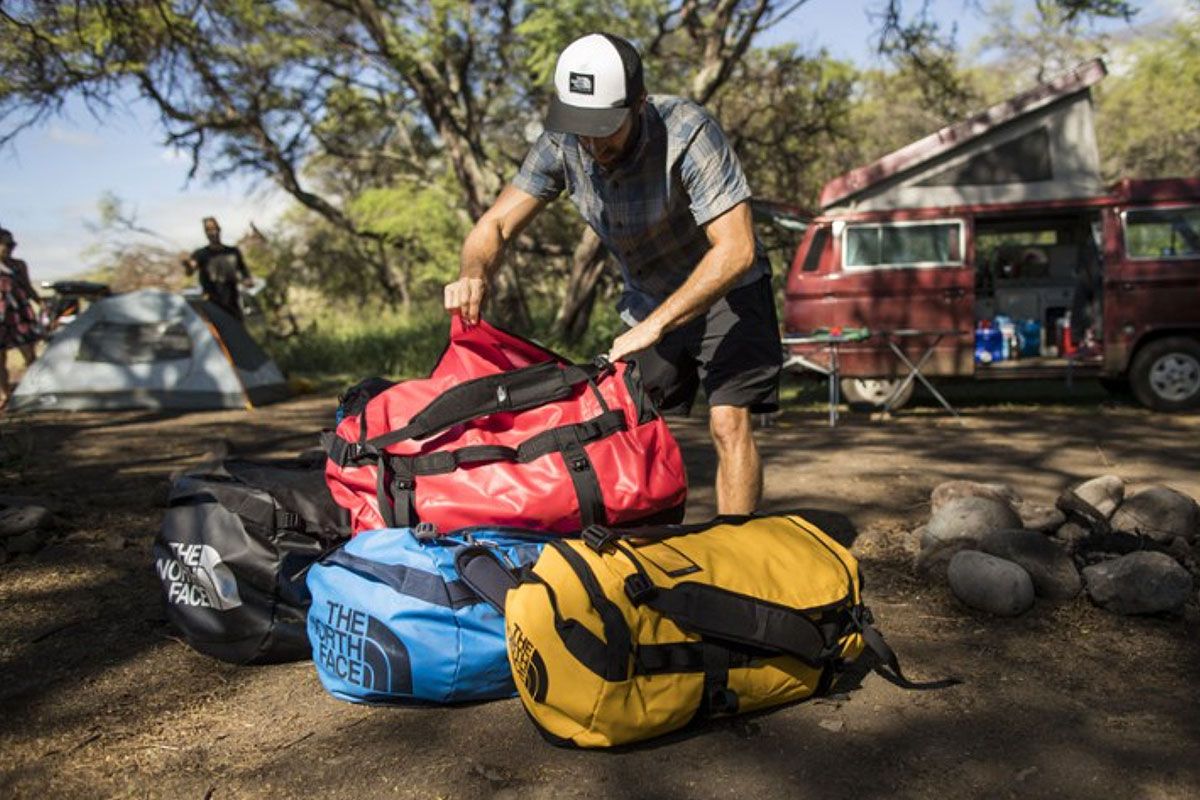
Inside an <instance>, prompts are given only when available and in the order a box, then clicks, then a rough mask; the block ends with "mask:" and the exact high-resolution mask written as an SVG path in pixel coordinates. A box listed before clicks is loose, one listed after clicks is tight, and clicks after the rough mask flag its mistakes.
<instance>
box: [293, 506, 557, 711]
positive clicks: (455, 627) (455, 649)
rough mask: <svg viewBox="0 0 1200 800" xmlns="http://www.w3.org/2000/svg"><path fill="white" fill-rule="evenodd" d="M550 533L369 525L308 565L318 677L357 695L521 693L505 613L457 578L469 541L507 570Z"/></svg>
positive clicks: (350, 696) (396, 698)
mask: <svg viewBox="0 0 1200 800" xmlns="http://www.w3.org/2000/svg"><path fill="white" fill-rule="evenodd" d="M546 540H547V537H545V536H541V535H538V534H534V533H530V532H527V531H519V530H512V529H502V528H488V527H482V528H475V529H468V530H464V531H457V532H455V533H454V534H451V535H447V536H436V535H433V534H432V532H431V531H427V530H426V529H425V528H418V529H416V530H414V529H410V528H403V529H397V530H388V529H384V530H378V531H368V532H366V533H363V534H360V535H358V536H356V537H354V539H352V540H351V541H350V542H348V543H347V544H346V545H345V546H344V547H340V548H338V549H336V550H333V551H332V552H330V553H328V554H326V555H325V556H323V557H322V558H321V560H320V561H319V562H317V563H316V564H315V565H314V566H313V567H312V568H311V569H310V570H309V573H308V586H309V589H310V590H311V592H312V598H313V602H312V607H311V608H310V609H309V613H308V634H309V639H310V641H311V643H312V658H313V663H314V664H315V665H316V668H317V675H318V676H319V677H320V679H321V683H322V684H323V685H324V686H325V688H326V689H327V690H328V691H329V693H330V694H332V695H333V696H334V697H337V698H338V699H340V700H349V701H351V702H360V703H406V702H412V701H424V702H433V703H455V702H467V701H473V700H491V699H495V698H499V697H511V696H512V695H513V694H515V693H516V689H515V688H514V686H513V682H512V673H511V672H510V671H509V668H508V660H507V657H506V655H505V647H504V619H503V617H502V615H501V614H500V613H499V612H497V611H496V610H495V609H494V608H492V607H491V606H490V605H488V604H487V603H486V602H484V601H483V600H482V599H481V598H479V597H478V596H477V595H475V593H474V592H472V591H471V590H470V589H468V588H467V587H466V585H465V584H464V583H463V582H462V581H461V580H459V576H458V573H457V569H456V567H455V566H454V558H455V555H457V553H458V552H459V551H460V550H462V549H463V548H465V547H467V546H473V547H475V548H478V549H479V550H480V551H482V552H487V553H489V555H490V557H492V558H495V559H497V561H496V562H493V563H500V564H503V565H504V567H505V569H517V568H520V567H522V566H525V565H529V564H532V563H533V562H534V561H536V560H537V557H538V554H539V553H540V552H541V549H542V546H543V544H544V543H545V542H546Z"/></svg>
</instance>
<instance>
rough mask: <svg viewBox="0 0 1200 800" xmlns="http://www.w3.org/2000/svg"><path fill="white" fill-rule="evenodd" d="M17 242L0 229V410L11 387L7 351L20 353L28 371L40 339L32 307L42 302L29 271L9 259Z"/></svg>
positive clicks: (18, 261)
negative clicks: (0, 311)
mask: <svg viewBox="0 0 1200 800" xmlns="http://www.w3.org/2000/svg"><path fill="white" fill-rule="evenodd" d="M16 249H17V240H16V238H15V237H14V236H13V235H12V232H11V231H8V230H6V229H4V228H0V302H2V303H3V312H2V314H0V408H3V407H4V406H5V405H7V404H8V396H9V395H10V394H11V393H12V387H11V386H10V385H9V382H8V349H9V348H10V347H15V348H17V350H19V351H20V352H21V356H22V357H23V358H24V359H25V366H26V367H28V366H29V365H30V364H32V363H33V360H34V359H35V358H36V357H37V356H36V354H35V353H34V345H35V344H36V343H37V341H38V339H40V338H42V335H41V330H40V329H39V327H38V318H37V313H36V312H35V311H34V310H33V303H34V302H35V301H36V302H38V303H41V302H42V298H41V297H40V296H39V295H38V293H37V290H36V289H34V288H33V284H32V283H31V282H30V280H29V267H28V266H27V265H26V264H25V262H24V261H21V260H20V259H17V258H13V257H12V254H13V251H14V250H16Z"/></svg>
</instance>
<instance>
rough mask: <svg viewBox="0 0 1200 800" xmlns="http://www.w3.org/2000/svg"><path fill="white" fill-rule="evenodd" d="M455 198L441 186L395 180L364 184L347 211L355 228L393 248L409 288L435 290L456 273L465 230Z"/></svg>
mask: <svg viewBox="0 0 1200 800" xmlns="http://www.w3.org/2000/svg"><path fill="white" fill-rule="evenodd" d="M456 199H457V198H456V197H455V195H454V193H453V191H452V190H451V189H449V188H448V187H446V186H444V185H431V186H420V185H418V184H416V183H415V182H413V181H410V180H405V179H400V180H398V181H397V182H396V184H395V185H393V186H390V187H387V188H372V189H366V190H365V191H363V192H362V193H360V194H359V195H358V196H357V197H355V198H353V199H352V200H351V201H350V204H349V213H350V217H351V219H353V220H354V221H355V224H356V225H357V226H358V227H359V229H360V230H362V231H365V232H367V233H370V234H372V235H376V236H380V237H382V238H383V240H384V241H385V242H386V243H387V244H388V245H390V246H392V247H394V248H396V249H397V253H398V256H399V257H400V258H401V259H403V261H404V262H405V264H406V265H407V269H406V272H407V274H408V277H409V280H410V286H409V290H410V291H411V292H413V293H414V294H416V295H418V296H425V295H428V294H430V293H432V294H434V295H436V294H437V292H438V291H440V289H441V286H442V285H443V284H445V283H447V282H448V281H450V280H453V279H454V278H455V277H457V275H458V255H459V248H460V247H461V246H462V241H463V238H464V237H465V236H466V235H467V230H468V227H467V224H466V220H465V219H464V216H463V215H462V214H461V213H460V212H459V211H458V210H457V203H456Z"/></svg>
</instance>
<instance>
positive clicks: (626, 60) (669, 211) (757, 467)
mask: <svg viewBox="0 0 1200 800" xmlns="http://www.w3.org/2000/svg"><path fill="white" fill-rule="evenodd" d="M554 86H555V97H554V98H553V99H552V101H551V104H550V111H549V114H548V115H547V118H546V125H545V127H546V131H545V132H544V133H543V134H542V135H541V137H540V138H539V139H538V141H537V142H536V143H535V144H534V146H533V149H532V150H531V151H530V153H529V155H528V156H527V157H526V159H525V162H524V164H523V165H522V167H521V170H520V172H519V173H518V174H517V176H516V178H515V179H514V180H513V182H512V183H511V184H510V185H509V186H507V187H506V188H505V189H504V190H503V191H502V192H501V193H500V196H499V197H498V198H497V199H496V202H495V204H494V205H493V206H492V207H491V208H490V209H488V211H487V212H486V213H485V214H484V215H483V216H482V217H481V218H480V220H479V222H478V223H476V225H475V227H474V229H473V230H472V231H471V233H470V234H469V235H468V236H467V239H466V241H465V242H464V243H463V248H462V259H461V271H460V278H459V279H458V280H457V281H455V282H454V283H451V284H449V285H447V286H446V289H445V305H446V308H447V309H448V310H450V311H457V312H459V313H461V314H463V316H464V318H465V319H466V320H467V321H468V322H475V321H477V320H478V319H479V313H480V307H481V305H482V304H483V302H484V299H485V297H486V294H487V290H488V283H489V281H490V279H491V278H492V276H493V275H494V274H495V272H496V269H497V268H498V267H499V264H500V259H501V257H502V255H503V252H504V248H505V246H506V245H507V244H508V243H509V242H511V241H512V240H513V239H514V238H516V236H517V235H518V234H519V233H520V232H521V230H522V229H523V228H524V227H525V226H526V225H527V224H529V222H530V221H531V220H532V219H533V218H534V217H535V216H536V215H537V214H538V212H540V211H541V210H542V208H544V207H545V205H546V203H548V202H550V201H551V200H553V199H554V198H555V197H557V196H558V195H559V194H560V193H562V192H563V191H566V192H567V193H568V194H569V195H570V197H571V200H572V202H574V204H575V206H576V207H577V208H578V209H579V212H580V214H581V215H582V216H583V218H584V220H585V221H586V222H587V223H588V224H589V225H591V226H592V229H593V230H595V231H596V233H597V234H598V235H599V237H600V239H601V240H602V241H603V242H604V244H605V246H606V247H607V248H608V249H609V251H610V252H611V253H612V254H613V255H614V256H615V257H616V258H617V260H618V261H619V262H620V265H621V271H622V275H623V277H624V282H625V291H624V294H623V295H622V298H621V301H620V303H619V306H618V308H619V310H620V312H621V317H622V319H624V320H625V322H626V323H627V324H628V325H629V326H630V327H629V329H628V330H626V331H625V332H624V333H622V334H621V335H620V336H618V337H617V338H616V340H615V341H614V342H613V344H612V348H611V349H610V350H609V353H608V357H609V358H610V359H612V360H617V359H627V360H632V361H636V362H637V363H638V364H639V366H640V368H641V372H642V375H643V377H644V379H645V381H646V384H647V386H649V387H650V389H651V391H652V392H654V393H655V396H656V397H657V398H658V399H659V400H660V406H661V407H662V409H663V410H664V411H665V412H668V413H671V412H683V413H686V412H687V411H688V410H689V409H690V407H691V404H692V401H693V399H694V398H695V394H696V390H697V388H698V387H699V386H703V387H704V391H705V394H706V396H707V397H708V402H709V406H710V410H709V429H710V432H711V434H712V437H713V443H714V445H715V447H716V451H717V457H718V467H717V479H716V492H717V508H718V510H719V512H720V513H722V514H748V513H750V512H751V511H753V510H754V508H755V507H756V506H757V504H758V501H759V500H760V499H761V495H762V465H761V462H760V460H759V455H758V450H757V448H756V446H755V444H754V436H753V430H752V427H751V416H750V415H751V413H752V412H765V411H770V410H774V409H775V408H777V407H778V402H779V371H780V366H781V362H782V348H781V346H780V341H779V324H778V321H777V319H776V316H775V306H774V302H773V300H772V297H771V284H770V266H769V265H768V263H767V259H766V256H765V253H764V251H763V249H762V247H761V245H759V243H758V242H757V240H756V238H755V235H754V229H753V226H752V223H751V216H750V205H749V200H750V189H749V187H748V186H747V184H746V178H745V175H744V174H743V172H742V169H741V165H740V164H739V163H738V160H737V156H735V155H734V153H733V150H732V149H731V148H730V146H729V144H728V142H727V141H726V140H725V137H724V134H723V133H722V132H721V130H720V128H719V127H718V125H717V123H716V122H715V121H714V120H713V119H712V117H710V116H709V115H708V114H707V112H705V111H704V110H703V109H702V108H700V107H699V106H698V105H696V104H695V103H692V102H690V101H687V100H683V99H681V98H677V97H666V96H652V97H647V96H646V92H645V88H644V86H643V83H642V64H641V59H640V58H639V56H638V53H637V51H636V50H635V49H634V48H633V46H632V45H631V44H629V43H628V42H626V41H625V40H623V39H620V38H618V37H616V36H610V35H608V34H592V35H589V36H584V37H583V38H581V39H578V40H576V41H575V42H572V43H571V44H570V45H569V46H568V47H567V48H566V49H565V50H564V51H563V52H562V54H561V55H560V56H559V59H558V64H557V66H556V68H555V73H554Z"/></svg>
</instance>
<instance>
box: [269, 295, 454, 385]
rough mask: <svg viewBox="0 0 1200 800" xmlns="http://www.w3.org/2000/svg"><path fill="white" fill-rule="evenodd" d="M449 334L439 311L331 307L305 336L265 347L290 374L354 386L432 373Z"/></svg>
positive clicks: (316, 320) (310, 327) (445, 319)
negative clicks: (363, 310) (374, 378)
mask: <svg viewBox="0 0 1200 800" xmlns="http://www.w3.org/2000/svg"><path fill="white" fill-rule="evenodd" d="M448 331H449V322H448V320H447V317H446V314H445V312H444V311H440V310H433V309H426V310H424V311H421V312H418V313H414V314H408V315H406V314H403V313H400V312H395V311H390V312H389V311H387V310H384V309H372V310H371V311H370V313H357V314H356V313H351V312H350V310H349V309H347V308H344V307H342V308H339V307H328V306H327V307H326V308H325V309H324V311H323V312H322V313H321V314H320V315H319V316H318V317H317V318H316V319H315V320H314V321H313V322H312V323H311V324H310V325H309V326H308V327H307V328H305V329H304V330H303V331H302V332H301V333H299V334H297V335H296V336H292V337H290V338H287V339H282V340H278V339H276V340H268V341H267V342H265V343H264V345H265V347H266V349H267V350H268V352H269V353H270V354H271V357H272V358H274V359H275V361H276V363H278V364H279V366H280V368H281V369H282V370H283V371H284V372H285V373H286V374H288V375H291V376H296V375H300V376H305V377H314V376H315V377H323V378H330V379H338V380H340V381H341V382H343V383H346V384H350V383H354V382H356V381H358V380H360V379H362V378H365V377H368V376H371V375H379V376H382V377H386V378H392V379H397V378H414V377H419V376H422V375H426V374H428V373H429V370H430V369H431V368H432V367H433V365H434V363H435V362H436V361H437V358H438V356H439V355H440V354H441V352H442V348H444V347H445V344H446V336H447V333H448Z"/></svg>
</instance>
